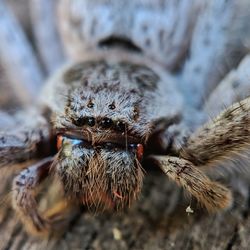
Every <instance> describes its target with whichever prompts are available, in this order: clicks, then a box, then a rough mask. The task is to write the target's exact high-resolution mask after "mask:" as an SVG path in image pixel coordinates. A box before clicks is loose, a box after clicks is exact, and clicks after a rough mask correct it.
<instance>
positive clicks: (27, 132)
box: [0, 110, 51, 167]
mask: <svg viewBox="0 0 250 250" xmlns="http://www.w3.org/2000/svg"><path fill="white" fill-rule="evenodd" d="M0 121H3V124H1V127H0V167H2V166H5V165H9V164H12V163H17V162H21V161H23V160H27V159H30V158H32V157H34V156H38V155H46V154H47V153H48V152H49V148H50V145H51V144H50V140H51V138H50V137H51V135H50V127H49V124H48V122H47V121H46V120H45V118H43V117H42V116H41V115H40V114H39V113H38V111H37V112H36V111H35V110H32V111H25V112H19V113H18V114H16V115H15V116H14V117H10V116H9V115H7V114H5V113H4V112H0Z"/></svg>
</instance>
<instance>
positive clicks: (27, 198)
mask: <svg viewBox="0 0 250 250" xmlns="http://www.w3.org/2000/svg"><path fill="white" fill-rule="evenodd" d="M51 162H52V158H51V157H49V158H46V159H44V160H42V161H40V162H38V163H37V164H35V165H33V166H31V167H29V168H27V169H25V170H23V171H22V172H21V173H20V174H19V175H18V176H17V177H16V178H15V179H14V181H13V196H12V204H13V207H14V209H15V210H16V212H17V214H18V215H19V217H20V219H21V220H22V221H23V223H24V224H25V225H26V226H27V229H28V231H30V232H33V233H34V232H37V233H41V232H44V231H46V230H47V229H48V227H49V224H48V221H46V220H45V219H43V218H42V217H41V215H40V214H39V212H38V211H37V203H36V200H35V198H34V191H35V188H36V187H37V186H38V185H39V184H40V183H41V181H43V180H44V179H45V178H46V177H47V176H48V174H49V169H50V164H51Z"/></svg>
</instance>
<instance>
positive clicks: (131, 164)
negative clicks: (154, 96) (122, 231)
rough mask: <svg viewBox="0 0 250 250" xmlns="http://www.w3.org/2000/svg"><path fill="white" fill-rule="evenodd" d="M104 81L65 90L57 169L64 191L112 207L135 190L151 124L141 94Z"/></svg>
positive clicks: (129, 199)
mask: <svg viewBox="0 0 250 250" xmlns="http://www.w3.org/2000/svg"><path fill="white" fill-rule="evenodd" d="M105 85H106V84H105V83H104V84H103V85H100V84H98V87H95V86H94V87H90V88H88V87H85V88H83V87H80V88H76V89H74V90H73V91H72V92H71V93H70V95H69V100H68V102H67V105H66V108H65V112H64V114H62V115H59V116H58V117H57V118H56V123H55V126H56V129H57V130H58V149H59V152H58V157H57V164H56V171H57V173H58V175H59V177H60V179H61V180H62V182H63V184H64V187H65V191H66V193H68V194H69V196H72V195H73V196H76V197H77V199H78V200H81V201H83V202H84V203H87V204H89V205H90V206H92V205H95V207H96V206H99V205H100V206H101V205H104V206H105V207H106V208H114V209H116V210H117V209H122V208H124V207H126V206H129V205H130V204H131V202H132V201H133V200H135V199H136V198H137V197H138V194H139V193H140V190H141V186H142V177H143V170H142V166H141V163H140V162H141V161H142V158H143V147H144V145H145V143H146V140H147V137H148V135H149V132H150V125H149V124H148V123H147V122H145V119H144V117H143V115H142V113H141V112H142V110H141V109H140V101H141V96H140V94H138V93H137V92H136V91H128V90H126V89H122V88H120V86H119V83H114V82H112V83H110V84H109V85H108V86H105ZM91 86H93V85H91Z"/></svg>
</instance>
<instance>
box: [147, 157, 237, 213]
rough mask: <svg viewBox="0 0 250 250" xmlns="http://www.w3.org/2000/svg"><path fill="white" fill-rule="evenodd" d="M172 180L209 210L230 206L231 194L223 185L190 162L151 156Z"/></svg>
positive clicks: (176, 158) (213, 210)
mask: <svg viewBox="0 0 250 250" xmlns="http://www.w3.org/2000/svg"><path fill="white" fill-rule="evenodd" d="M152 158H153V159H154V161H156V163H157V165H159V166H160V168H161V169H162V170H163V172H164V173H165V174H166V175H167V176H168V177H169V178H170V179H172V180H173V181H175V182H177V183H178V184H179V185H180V186H182V187H183V188H184V189H186V190H187V191H188V192H189V193H191V194H192V195H193V196H194V197H196V199H197V200H198V201H199V202H200V204H201V205H203V206H205V207H206V209H207V210H208V211H209V212H215V211H218V210H221V209H223V208H227V207H229V206H230V204H231V202H232V198H231V197H232V195H231V192H230V190H228V189H227V188H226V187H224V186H223V185H221V184H219V183H217V182H215V181H211V180H210V179H209V178H208V177H207V176H206V175H205V174H204V173H202V172H201V171H200V170H199V169H198V168H197V167H195V166H194V165H193V164H192V163H191V162H189V161H187V160H184V159H180V158H178V157H172V156H152Z"/></svg>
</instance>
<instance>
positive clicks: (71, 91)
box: [0, 1, 250, 234]
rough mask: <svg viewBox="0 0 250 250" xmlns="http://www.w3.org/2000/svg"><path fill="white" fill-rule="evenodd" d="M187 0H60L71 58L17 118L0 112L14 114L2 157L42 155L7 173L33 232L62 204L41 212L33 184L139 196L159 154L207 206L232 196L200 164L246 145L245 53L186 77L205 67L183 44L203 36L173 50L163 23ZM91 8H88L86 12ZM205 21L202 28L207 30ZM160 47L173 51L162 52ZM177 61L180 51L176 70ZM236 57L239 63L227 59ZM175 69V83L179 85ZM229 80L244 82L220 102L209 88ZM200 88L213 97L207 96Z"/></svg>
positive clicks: (49, 224)
mask: <svg viewBox="0 0 250 250" xmlns="http://www.w3.org/2000/svg"><path fill="white" fill-rule="evenodd" d="M222 2H223V1H222ZM171 3H172V2H171ZM93 4H94V8H93ZM186 4H187V1H182V2H181V4H180V6H175V5H173V6H172V5H171V4H169V5H168V4H167V3H165V5H164V6H163V7H162V8H163V10H161V11H162V12H161V11H160V10H159V9H158V5H157V7H154V8H152V6H151V4H150V3H148V2H147V1H145V3H143V4H142V5H139V6H138V5H134V4H129V6H126V5H124V4H116V5H112V4H111V3H102V2H100V3H99V2H97V3H96V2H94V3H92V2H91V1H90V2H88V1H76V2H75V3H72V2H71V1H62V6H61V11H62V13H64V14H65V12H66V13H67V14H65V15H62V16H61V18H62V19H61V29H62V32H63V34H64V36H63V37H62V39H64V40H65V43H66V46H68V50H69V53H70V54H71V58H73V62H72V63H68V64H67V65H66V66H63V67H62V68H60V69H59V70H58V71H57V72H56V73H54V74H53V75H52V76H51V77H50V79H49V80H48V81H47V83H46V84H45V86H44V87H43V91H42V94H41V98H39V101H38V102H37V103H36V105H35V106H34V107H32V108H28V109H26V110H25V111H20V112H19V113H17V114H16V115H15V116H14V117H10V116H9V115H7V114H6V113H4V112H2V113H1V121H4V122H5V124H8V121H9V120H11V122H12V125H11V126H9V127H8V128H7V127H5V128H2V131H1V134H0V159H1V160H0V166H1V167H2V166H5V165H8V164H10V163H16V162H22V161H25V160H27V159H29V158H31V157H32V158H35V159H39V160H38V161H37V162H36V163H35V164H33V165H32V166H30V167H27V168H26V169H24V170H22V171H21V172H20V174H19V175H17V176H16V177H15V179H14V180H13V193H12V203H13V208H14V209H15V211H16V212H17V214H18V215H19V216H20V219H21V220H22V221H23V223H24V224H25V225H26V226H27V229H28V230H29V231H30V232H31V233H37V234H40V233H48V232H50V231H52V230H53V229H54V221H53V218H55V217H56V216H57V215H58V213H63V212H64V210H66V208H65V207H60V208H59V209H58V210H56V212H55V213H54V214H52V215H50V216H49V217H46V216H44V215H42V214H40V213H39V211H38V208H37V202H36V199H35V191H36V189H37V187H38V186H39V185H40V184H41V183H42V182H43V181H44V180H45V179H46V178H47V177H48V176H50V175H52V176H53V177H54V178H56V179H58V180H59V182H60V183H61V184H62V187H63V190H64V195H65V197H66V199H67V201H68V202H67V203H66V205H65V206H70V205H71V204H75V203H76V204H87V205H88V206H90V207H91V206H95V207H99V206H101V207H104V208H105V209H111V210H120V209H124V208H126V207H129V206H130V205H131V204H132V203H133V201H134V200H136V199H137V198H138V196H139V194H140V191H141V188H142V181H143V173H144V170H143V165H144V163H145V162H146V161H147V160H151V161H153V162H154V163H155V164H156V165H158V166H159V167H160V168H161V169H162V170H163V172H164V173H165V174H166V175H167V176H168V177H169V178H170V179H172V180H173V181H175V182H176V183H177V184H179V185H180V186H182V187H183V188H184V189H185V190H187V191H188V192H189V193H190V194H191V195H193V196H194V197H195V198H196V199H197V200H198V201H199V203H200V204H201V205H203V206H204V207H205V208H206V209H207V210H209V211H211V212H215V211H220V210H222V209H225V208H228V207H230V205H231V204H232V194H231V191H230V190H229V189H228V188H227V187H225V186H224V185H222V184H220V183H219V182H216V181H214V180H212V179H211V178H209V177H208V176H207V175H206V173H205V172H204V168H205V167H209V168H210V167H211V166H214V165H215V166H216V165H219V163H221V162H224V161H225V160H226V159H234V157H236V156H237V155H238V154H244V152H246V151H247V148H248V146H249V141H250V138H249V137H250V133H249V132H250V131H249V130H250V115H249V111H250V98H249V97H247V96H248V93H249V91H248V93H246V92H244V91H245V90H246V89H249V85H250V84H249V83H247V84H245V85H244V80H242V82H243V83H242V82H239V81H238V83H237V86H236V87H235V84H236V80H237V79H238V78H237V77H238V75H240V72H241V71H242V70H243V71H244V70H246V69H247V68H248V66H249V57H248V56H246V57H245V58H244V60H242V62H241V64H240V66H239V68H238V69H237V70H236V71H235V74H233V75H232V74H231V75H230V74H229V75H228V76H225V78H224V80H223V81H221V83H220V84H219V80H220V78H221V77H220V75H219V74H217V75H216V74H215V75H213V76H212V77H211V78H212V79H209V80H208V79H207V77H208V76H209V74H210V71H207V74H205V73H204V74H203V78H202V77H200V78H199V77H197V78H198V80H197V79H196V81H194V83H191V84H190V86H189V85H188V83H187V81H190V79H189V78H188V76H189V74H190V70H191V69H193V68H194V66H195V71H196V72H200V71H202V70H203V68H202V67H201V66H200V65H199V56H197V55H196V54H195V52H193V51H192V50H191V52H190V53H191V58H192V60H191V59H190V61H188V59H187V58H186V59H185V60H184V59H183V58H184V57H185V56H184V54H185V52H187V49H188V47H189V46H190V47H191V45H193V46H194V44H198V45H199V44H200V41H199V40H196V39H194V40H192V39H191V38H192V37H189V38H187V39H186V42H183V41H182V43H180V44H178V43H177V44H175V45H176V46H177V47H178V46H179V47H178V50H177V52H176V51H172V54H171V50H170V49H169V47H164V46H165V45H164V42H166V39H169V38H168V37H167V34H168V32H170V31H169V30H168V27H166V26H164V24H165V23H166V20H167V19H166V20H165V18H167V17H168V15H167V14H168V11H170V10H172V11H173V9H174V10H175V8H177V9H178V10H179V11H181V10H183V8H184V7H185V6H187V5H186ZM217 5H218V6H217ZM217 5H216V4H215V3H212V4H211V6H210V8H208V10H209V11H211V9H213V7H214V6H217V8H223V7H224V5H223V4H222V3H221V4H218V3H217ZM69 6H70V8H69ZM79 6H80V7H81V8H80V7H79ZM124 6H125V10H126V11H123V12H121V16H119V18H118V16H117V15H114V17H113V19H109V18H110V16H109V14H110V13H116V11H117V9H119V10H121V7H124ZM197 6H198V7H199V8H198V7H197ZM77 8H78V9H82V10H84V11H83V13H79V12H77V11H76V10H77ZM92 8H93V9H94V11H93V13H92V12H91V13H90V12H88V10H89V9H92ZM135 8H136V10H137V12H136V13H135V12H134V10H135ZM171 8H173V9H171ZM200 9H202V8H201V6H200V4H199V3H196V2H195V1H194V3H193V5H192V6H191V7H190V11H191V12H192V11H197V12H198V13H200V12H201V13H202V11H201V10H200ZM85 10H86V11H85ZM199 11H200V12H199ZM209 11H208V13H210V12H209ZM234 11H236V10H234V8H232V6H231V5H230V8H227V9H226V11H225V13H226V14H227V15H226V14H225V16H226V17H225V18H228V15H229V14H230V15H229V16H230V17H232V13H234ZM99 12H100V13H102V14H98V13H99ZM231 12H232V13H231ZM87 13H88V14H87ZM148 13H150V15H149V14H148ZM162 13H163V14H162ZM97 16H100V17H101V18H102V19H103V20H102V22H100V21H98V20H97V18H96V17H97ZM83 17H84V18H85V19H86V20H85V22H84V20H83ZM155 17H157V18H158V19H159V20H158V21H157V22H153V19H154V18H155ZM205 17H206V18H207V19H206V18H205V19H204V20H205V21H204V22H203V23H202V22H200V23H201V24H200V26H201V27H200V26H199V25H197V27H196V28H195V27H194V25H193V23H194V19H195V17H194V15H191V16H190V18H189V19H188V22H187V24H186V26H185V31H184V32H183V33H182V34H180V36H182V38H183V37H185V35H187V33H188V32H189V33H190V36H191V34H192V33H193V35H192V36H193V37H194V38H196V36H197V35H196V34H197V33H199V32H200V30H203V29H204V26H206V27H207V24H208V23H209V22H210V19H209V18H210V16H209V15H208V16H206V15H205ZM129 18H130V19H129ZM128 19H129V20H130V22H128V25H131V24H133V29H132V33H129V26H128V27H125V26H126V25H125V22H124V23H123V24H122V25H121V21H120V20H123V21H124V20H128ZM144 19H145V20H144ZM176 20H177V19H176ZM230 20H231V19H230ZM227 21H228V20H227ZM109 22H111V24H110V25H108V24H109ZM179 22H180V23H181V21H179ZM180 23H179V25H181V24H180ZM198 23H199V22H198ZM242 23H243V24H244V22H243V21H242ZM209 24H210V23H209ZM229 24H230V23H229ZM229 24H228V26H226V28H225V24H224V23H223V21H221V25H220V23H219V25H216V26H214V27H213V28H218V30H219V31H221V32H224V33H223V35H224V36H225V37H226V39H228V41H230V42H231V36H232V32H231V31H232V30H231V29H229V27H230V25H229ZM84 25H85V26H84ZM103 25H104V26H103ZM119 25H120V26H119ZM150 25H151V26H150ZM177 26H178V25H177ZM138 29H140V32H141V33H139V31H138ZM227 29H229V31H228V30H227ZM177 30H178V28H177ZM238 30H240V29H238ZM238 30H237V32H238ZM150 31H152V32H155V34H158V35H159V36H158V37H157V39H156V41H155V40H153V38H152V37H148V33H150ZM136 32H138V33H139V34H141V36H138V33H136ZM207 32H208V33H207V35H206V36H205V38H207V39H209V38H211V37H212V36H213V35H214V34H213V32H212V31H211V32H210V33H209V31H207ZM237 32H236V33H237ZM128 33H129V34H128ZM170 33H171V32H170ZM189 33H188V34H189ZM135 34H136V35H135ZM234 34H235V33H234ZM237 34H238V33H237ZM151 36H152V34H151ZM165 36H166V37H165ZM210 36H211V37H210ZM244 36H246V34H245V33H244ZM83 38H84V39H83ZM203 38H204V37H203ZM205 38H204V39H205ZM82 39H83V40H84V41H83V40H82ZM173 42H174V39H173ZM190 43H191V45H190ZM218 43H220V41H219V42H218ZM219 45H220V46H221V47H220V49H221V50H222V52H225V51H228V46H229V45H230V46H229V47H230V49H229V50H230V51H236V50H237V49H239V45H238V43H232V44H231V43H229V44H228V43H226V42H224V41H222V42H221V44H219ZM200 46H201V45H200ZM206 46H208V44H206ZM201 47H202V46H201ZM163 48H164V49H165V50H163ZM223 49H224V50H223ZM208 50H209V46H208ZM211 50H212V49H211ZM210 53H211V54H213V53H215V54H213V55H214V57H213V58H214V62H212V63H211V62H210V59H206V60H207V62H208V64H209V65H210V70H211V69H214V67H217V66H218V64H220V63H223V60H222V58H223V57H222V55H221V54H220V53H218V54H216V52H215V51H213V50H212V52H210ZM222 54H223V53H222ZM167 55H172V56H171V58H170V59H166V58H165V57H166V56H167ZM192 56H193V57H192ZM193 58H195V59H193ZM197 58H198V59H197ZM242 58H243V56H242V57H241V58H240V59H242ZM203 59H204V58H203ZM181 61H182V62H183V61H185V62H186V64H185V63H183V65H182V66H183V69H180V67H181V66H180V62H181ZM194 61H195V63H194ZM197 62H198V65H197ZM237 64H238V62H234V66H235V65H237ZM204 65H206V64H205V63H204ZM198 66H200V67H198ZM206 66H208V65H206ZM231 67H233V66H231ZM180 71H181V72H182V74H181V73H179V72H180ZM248 71H249V70H248ZM176 72H177V73H176ZM225 74H226V70H225V73H224V75H225ZM204 76H205V77H204ZM178 80H179V81H180V82H182V83H181V84H178V83H177V82H178ZM210 80H211V83H210ZM238 80H239V79H238ZM199 81H201V82H200V83H199V84H197V82H199ZM228 82H233V84H232V88H233V89H236V88H238V87H239V89H241V92H240V93H239V94H237V95H236V94H235V95H232V96H231V97H230V98H229V99H225V100H224V101H225V102H224V103H225V104H226V106H227V107H226V108H225V110H224V111H221V110H222V106H223V105H222V104H223V101H221V100H216V99H218V96H220V95H219V94H220V93H221V92H223V91H225V93H232V88H229V87H228V85H226V84H229V83H228ZM225 83H226V84H225ZM217 85H218V87H216V86H217ZM225 85H226V87H225ZM242 85H244V86H243V87H242ZM211 89H212V90H213V89H214V91H212V90H211ZM243 90H244V91H243ZM230 91H231V92H230ZM192 92H193V93H192ZM204 95H207V96H208V97H207V98H206V100H207V101H206V102H205V103H204V100H203V98H204ZM191 97H193V98H191ZM245 97H246V98H245ZM214 100H215V101H216V106H215V108H214V106H213V105H214V104H215V101H214ZM233 102H235V103H234V104H233V105H229V104H231V103H233ZM212 112H213V113H214V114H213V115H214V117H213V119H212V120H209V119H208V115H207V114H209V113H212ZM3 127H4V126H3Z"/></svg>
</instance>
